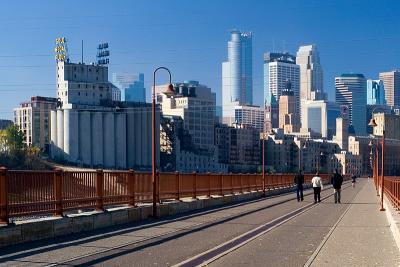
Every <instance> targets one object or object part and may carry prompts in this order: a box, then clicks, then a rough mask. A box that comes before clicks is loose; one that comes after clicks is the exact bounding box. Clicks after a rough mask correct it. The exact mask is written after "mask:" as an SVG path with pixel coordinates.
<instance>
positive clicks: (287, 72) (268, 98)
mask: <svg viewBox="0 0 400 267" xmlns="http://www.w3.org/2000/svg"><path fill="white" fill-rule="evenodd" d="M288 82H289V83H290V84H291V91H293V93H294V96H295V99H296V106H297V112H298V113H299V112H300V108H299V107H300V67H299V66H298V65H296V57H295V56H293V55H290V54H288V53H265V54H264V103H265V106H271V105H273V104H276V103H278V101H279V97H280V96H281V95H282V92H283V91H284V90H285V88H286V85H287V83H288ZM275 127H276V126H275Z"/></svg>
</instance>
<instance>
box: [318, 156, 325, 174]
mask: <svg viewBox="0 0 400 267" xmlns="http://www.w3.org/2000/svg"><path fill="white" fill-rule="evenodd" d="M323 155H324V152H320V153H319V155H318V156H319V157H318V162H317V172H318V173H319V168H320V166H319V165H320V161H321V160H322V156H323Z"/></svg>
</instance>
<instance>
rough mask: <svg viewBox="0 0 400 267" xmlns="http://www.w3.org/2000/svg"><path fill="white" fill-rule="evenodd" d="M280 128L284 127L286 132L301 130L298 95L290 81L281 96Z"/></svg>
mask: <svg viewBox="0 0 400 267" xmlns="http://www.w3.org/2000/svg"><path fill="white" fill-rule="evenodd" d="M279 128H282V129H283V130H284V132H285V133H292V132H298V131H299V130H300V120H299V113H298V109H297V103H296V97H295V95H294V92H293V91H292V89H291V83H290V82H289V81H288V82H287V83H286V88H285V90H283V91H282V94H281V96H280V97H279Z"/></svg>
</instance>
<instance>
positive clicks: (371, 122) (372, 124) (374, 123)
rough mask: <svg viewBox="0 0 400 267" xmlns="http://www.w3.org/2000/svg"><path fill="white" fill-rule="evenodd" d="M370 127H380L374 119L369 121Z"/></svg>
mask: <svg viewBox="0 0 400 267" xmlns="http://www.w3.org/2000/svg"><path fill="white" fill-rule="evenodd" d="M368 126H371V127H376V126H378V124H376V122H375V119H374V118H372V119H371V120H370V121H369V123H368Z"/></svg>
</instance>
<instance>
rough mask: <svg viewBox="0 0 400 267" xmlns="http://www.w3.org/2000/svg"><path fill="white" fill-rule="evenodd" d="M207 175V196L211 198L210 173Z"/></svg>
mask: <svg viewBox="0 0 400 267" xmlns="http://www.w3.org/2000/svg"><path fill="white" fill-rule="evenodd" d="M207 176H208V198H211V173H209V172H208V173H207Z"/></svg>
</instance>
